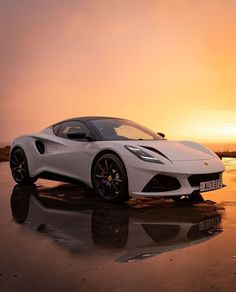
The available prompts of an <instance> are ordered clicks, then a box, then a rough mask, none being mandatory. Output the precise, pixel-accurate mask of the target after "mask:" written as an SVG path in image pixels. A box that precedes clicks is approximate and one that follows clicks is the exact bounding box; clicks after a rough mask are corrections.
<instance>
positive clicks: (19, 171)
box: [10, 148, 37, 184]
mask: <svg viewBox="0 0 236 292" xmlns="http://www.w3.org/2000/svg"><path fill="white" fill-rule="evenodd" d="M10 167H11V172H12V176H13V178H14V180H15V181H16V182H17V183H18V184H32V183H34V182H35V181H36V180H37V178H32V177H30V175H29V168H28V163H27V158H26V155H25V152H24V151H23V150H22V149H21V148H17V149H15V150H13V151H12V153H11V156H10Z"/></svg>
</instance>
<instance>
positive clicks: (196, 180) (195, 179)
mask: <svg viewBox="0 0 236 292" xmlns="http://www.w3.org/2000/svg"><path fill="white" fill-rule="evenodd" d="M220 176H221V173H220V172H216V173H207V174H193V175H190V176H189V177H188V182H189V183H190V185H191V187H199V186H200V183H201V182H206V181H211V180H218V179H220Z"/></svg>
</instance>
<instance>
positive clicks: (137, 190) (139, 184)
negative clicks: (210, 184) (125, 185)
mask: <svg viewBox="0 0 236 292" xmlns="http://www.w3.org/2000/svg"><path fill="white" fill-rule="evenodd" d="M130 165H131V166H129V168H128V169H127V170H128V171H127V172H128V180H129V194H130V196H156V197H173V196H182V195H189V194H191V193H193V192H195V191H200V182H201V177H204V176H206V177H207V178H208V179H206V180H205V181H207V180H211V179H212V180H214V179H215V178H214V176H213V178H211V177H212V175H213V174H220V176H221V173H223V171H224V169H225V168H224V165H223V163H222V161H221V160H220V159H218V158H217V157H214V158H212V159H208V160H207V162H206V160H204V161H202V160H198V161H175V162H174V163H172V164H171V163H169V164H168V165H167V164H165V165H157V164H153V163H145V162H144V163H143V162H142V163H139V165H138V166H134V164H130ZM158 174H161V175H165V176H170V177H173V178H175V179H177V180H178V182H179V183H180V187H179V188H178V189H174V190H170V191H168V190H165V191H158V192H152V191H148V192H146V191H144V188H145V186H146V185H147V184H148V183H149V182H150V180H151V179H152V178H153V177H154V176H156V175H158ZM191 176H196V177H199V183H196V180H194V183H192V181H191V180H189V177H191Z"/></svg>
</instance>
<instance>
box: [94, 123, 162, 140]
mask: <svg viewBox="0 0 236 292" xmlns="http://www.w3.org/2000/svg"><path fill="white" fill-rule="evenodd" d="M91 123H92V124H93V125H94V126H95V127H96V129H97V130H98V132H99V133H100V134H101V136H102V137H103V138H104V140H162V137H161V136H159V135H158V134H156V133H155V132H153V131H151V130H149V129H147V128H145V127H143V126H140V125H138V124H136V123H134V122H132V121H129V120H122V119H98V120H91Z"/></svg>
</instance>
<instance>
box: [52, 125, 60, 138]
mask: <svg viewBox="0 0 236 292" xmlns="http://www.w3.org/2000/svg"><path fill="white" fill-rule="evenodd" d="M60 128H61V124H57V125H55V126H53V133H54V134H55V135H56V136H59V131H60Z"/></svg>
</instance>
